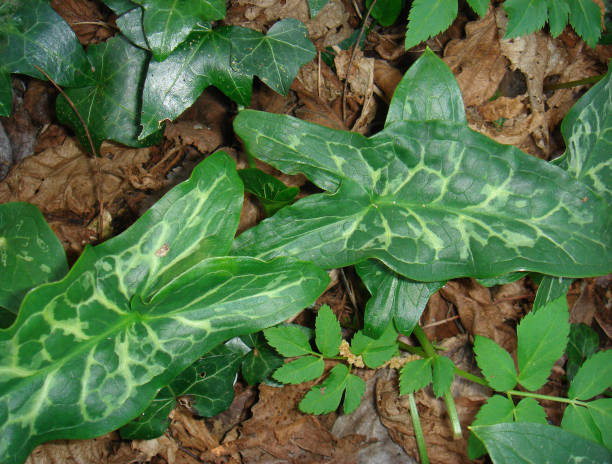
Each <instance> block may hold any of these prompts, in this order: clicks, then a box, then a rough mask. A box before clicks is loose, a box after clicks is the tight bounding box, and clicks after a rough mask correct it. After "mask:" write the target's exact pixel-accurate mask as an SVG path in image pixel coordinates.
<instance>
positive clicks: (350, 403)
mask: <svg viewBox="0 0 612 464" xmlns="http://www.w3.org/2000/svg"><path fill="white" fill-rule="evenodd" d="M365 389H366V383H365V381H364V380H363V379H362V378H361V377H357V376H356V375H354V374H349V376H348V378H347V379H346V390H345V392H344V403H342V410H343V411H344V414H350V413H352V412H353V411H354V410H355V409H357V407H358V406H359V405H360V404H361V398H363V394H364V393H365Z"/></svg>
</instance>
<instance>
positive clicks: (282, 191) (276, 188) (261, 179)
mask: <svg viewBox="0 0 612 464" xmlns="http://www.w3.org/2000/svg"><path fill="white" fill-rule="evenodd" d="M238 175H239V176H240V179H242V183H243V184H244V190H246V191H247V192H249V193H251V194H253V195H255V196H256V197H257V199H258V200H259V201H260V203H261V205H262V207H263V209H264V211H265V213H266V216H272V215H273V214H274V213H276V212H277V211H278V210H279V209H281V208H282V207H284V206H287V205H290V204H291V203H293V201H294V200H295V197H296V195H297V194H298V193H300V189H299V188H298V187H287V186H286V185H285V184H283V183H282V182H281V181H280V180H278V179H277V178H276V177H274V176H271V175H270V174H267V173H265V172H263V171H262V170H261V169H257V168H247V169H240V170H239V171H238Z"/></svg>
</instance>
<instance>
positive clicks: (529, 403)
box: [514, 398, 548, 424]
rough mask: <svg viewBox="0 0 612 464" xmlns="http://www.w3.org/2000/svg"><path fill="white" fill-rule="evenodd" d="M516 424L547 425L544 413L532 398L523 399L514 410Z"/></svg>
mask: <svg viewBox="0 0 612 464" xmlns="http://www.w3.org/2000/svg"><path fill="white" fill-rule="evenodd" d="M514 415H515V417H516V421H517V422H533V423H536V424H547V423H548V422H547V420H546V411H544V408H543V407H542V406H540V403H538V402H537V401H536V400H534V399H533V398H523V399H522V400H521V401H519V402H518V404H517V405H516V407H515V408H514Z"/></svg>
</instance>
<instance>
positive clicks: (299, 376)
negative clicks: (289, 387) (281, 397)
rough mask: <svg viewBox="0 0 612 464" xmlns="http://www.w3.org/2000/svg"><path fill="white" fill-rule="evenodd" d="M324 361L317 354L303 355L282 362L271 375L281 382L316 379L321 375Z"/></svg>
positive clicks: (299, 381) (300, 381) (291, 382)
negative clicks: (284, 362)
mask: <svg viewBox="0 0 612 464" xmlns="http://www.w3.org/2000/svg"><path fill="white" fill-rule="evenodd" d="M324 369H325V361H323V358H321V357H318V356H303V357H301V358H298V359H295V360H293V361H291V362H288V363H286V364H283V365H282V366H281V367H279V368H278V369H276V371H274V374H273V375H272V377H274V379H275V380H278V381H279V382H282V383H290V384H296V383H302V382H308V381H310V380H314V379H318V378H319V377H321V376H322V375H323V371H324Z"/></svg>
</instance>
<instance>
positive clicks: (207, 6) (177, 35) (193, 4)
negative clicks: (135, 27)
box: [133, 0, 225, 61]
mask: <svg viewBox="0 0 612 464" xmlns="http://www.w3.org/2000/svg"><path fill="white" fill-rule="evenodd" d="M133 1H134V2H135V3H138V4H139V5H142V7H143V9H144V17H143V26H144V31H145V35H146V37H147V42H148V43H149V45H150V47H151V50H152V51H153V56H154V57H155V59H156V60H158V61H163V60H165V59H166V58H167V57H168V55H170V53H172V51H173V50H174V49H175V48H176V47H178V46H179V44H181V43H182V42H183V41H185V40H186V39H187V36H188V35H189V34H190V33H191V31H192V30H194V29H195V28H196V27H197V25H198V23H203V22H206V21H214V20H216V19H223V18H225V1H224V0H181V1H176V0H133Z"/></svg>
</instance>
